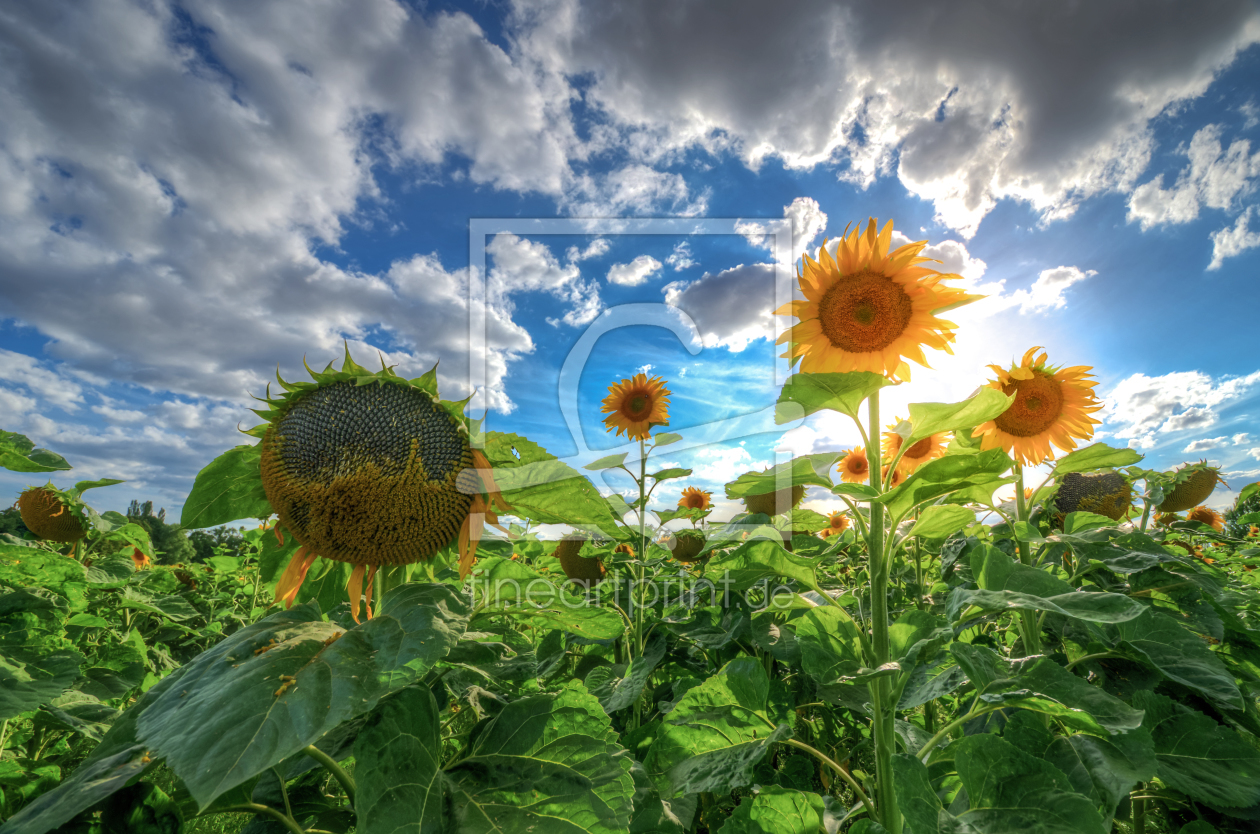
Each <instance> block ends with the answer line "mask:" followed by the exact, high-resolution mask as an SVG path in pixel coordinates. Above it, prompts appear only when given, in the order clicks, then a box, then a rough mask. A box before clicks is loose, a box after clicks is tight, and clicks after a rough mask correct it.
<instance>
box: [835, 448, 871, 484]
mask: <svg viewBox="0 0 1260 834" xmlns="http://www.w3.org/2000/svg"><path fill="white" fill-rule="evenodd" d="M836 466H837V468H838V469H839V470H840V480H842V481H844V482H845V483H849V484H864V483H866V482H867V481H868V480H870V477H871V462H870V461H869V460H867V459H866V449H865V448H863V447H861V446H854V447H853V448H852V449H850V450H849V451H848V452H846V453H845V455H844V457H842V458H841V459H840V463H838V464H836Z"/></svg>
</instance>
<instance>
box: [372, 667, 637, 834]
mask: <svg viewBox="0 0 1260 834" xmlns="http://www.w3.org/2000/svg"><path fill="white" fill-rule="evenodd" d="M630 767H631V760H630V757H629V756H628V755H626V751H625V750H624V749H622V748H621V746H620V745H618V744H617V733H616V732H615V731H614V730H613V729H612V724H611V722H610V720H609V718H608V716H607V715H605V714H604V710H603V708H602V707H600V705H599V702H598V701H596V700H595V699H594V698H593V697H592V696H590V695H588V694H587V693H586V692H585V691H583V689H582V686H581V684H579V683H576V682H574V683H571V684H569V686H568V688H566V689H563V690H561V691H560V692H559V693H558V694H555V695H532V696H528V697H525V698H521V699H519V700H516V701H513V702H512V703H510V704H508V705H507V706H506V707H504V709H503V711H502V712H500V713H499V714H498V715H497V716H495V717H494V718H493V719H491V720H490V722H489V723H488V724H487V725H485V726H484V727H483V728H481V729H480V730H479V732H477V733H476V735H475V736H473V738H472V739H471V741H470V744H469V747H468V751H467V753H466V754H465V755H464V756H463V757H462V758H460V760H459V761H458V762H457V763H456V764H454V765H452V766H450V767H448V768H447V769H446V772H445V774H444V783H445V786H446V790H447V794H448V797H449V799H448V802H449V803H450V805H449V807H450V809H451V814H452V816H453V817H454V819H457V820H459V821H460V827H459V830H460V831H461V832H468V834H492V833H493V834H498V832H503V831H520V832H526V831H547V832H553V831H554V832H557V834H614V832H622V831H626V830H627V829H628V828H629V824H630V817H631V813H632V810H633V803H632V799H633V797H634V782H633V780H632V779H631V776H630ZM356 772H357V771H356ZM378 830H381V831H392V830H397V829H388V828H381V829H378ZM416 830H419V829H418V828H417V829H416Z"/></svg>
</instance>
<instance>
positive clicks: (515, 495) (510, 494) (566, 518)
mask: <svg viewBox="0 0 1260 834" xmlns="http://www.w3.org/2000/svg"><path fill="white" fill-rule="evenodd" d="M513 450H515V454H514V453H513ZM485 453H486V459H487V460H489V461H490V463H492V464H493V465H494V467H495V470H494V477H495V481H496V482H497V483H498V486H499V489H500V490H502V492H503V498H504V500H505V501H507V502H508V504H509V505H510V506H511V508H512V509H511V510H510V511H509V512H508V513H507V514H508V515H512V516H516V517H517V518H527V519H530V520H531V521H536V522H539V523H541V524H570V525H581V524H586V525H593V526H595V527H598V528H599V529H600V530H601V531H603V532H604V533H605V534H606V535H609V536H611V537H613V538H621V537H622V535H624V534H623V530H622V528H621V526H620V525H619V524H618V523H617V518H616V517H615V516H614V515H613V513H612V510H611V509H609V507H608V502H607V501H606V500H605V499H604V497H603V496H602V495H600V494H599V490H597V489H596V488H595V485H594V484H592V483H591V482H590V481H589V480H587V479H586V477H585V476H583V475H582V474H581V473H580V472H578V471H577V470H575V469H573V468H572V467H570V466H569V465H568V464H565V463H561V462H560V461H559V460H556V458H555V456H554V455H552V454H551V453H549V452H548V451H547V450H546V449H544V448H542V447H541V446H539V445H538V444H537V443H534V442H532V441H530V440H526V439H525V438H523V437H520V436H519V435H515V434H505V433H503V432H494V431H492V432H486V447H485ZM518 455H519V457H518Z"/></svg>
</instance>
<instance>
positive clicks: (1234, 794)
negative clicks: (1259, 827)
mask: <svg viewBox="0 0 1260 834" xmlns="http://www.w3.org/2000/svg"><path fill="white" fill-rule="evenodd" d="M1133 702H1134V704H1135V705H1137V706H1139V707H1141V708H1142V709H1144V710H1146V719H1145V721H1144V722H1143V726H1145V727H1146V728H1147V729H1149V730H1150V732H1151V737H1152V738H1153V739H1154V741H1155V759H1156V761H1157V762H1158V763H1159V765H1158V767H1159V778H1160V779H1161V780H1163V781H1164V782H1165V783H1166V784H1167V785H1168V786H1169V787H1171V788H1173V789H1175V790H1178V791H1181V792H1182V793H1184V794H1186V795H1187V796H1189V797H1191V798H1193V799H1197V800H1199V801H1200V802H1206V803H1208V804H1209V805H1215V806H1218V807H1225V808H1245V807H1248V806H1251V805H1255V804H1256V803H1257V802H1260V751H1257V750H1256V748H1255V747H1253V746H1252V745H1250V744H1248V743H1247V742H1246V740H1244V739H1243V737H1242V736H1240V735H1239V734H1238V733H1236V732H1234V731H1233V730H1231V729H1229V728H1227V727H1223V726H1221V725H1220V724H1217V723H1216V722H1215V721H1213V720H1212V719H1211V718H1209V717H1207V716H1206V715H1204V714H1203V713H1201V712H1197V711H1195V710H1192V709H1190V708H1188V707H1184V706H1182V705H1181V704H1178V703H1177V702H1176V701H1174V700H1172V699H1171V698H1167V697H1165V696H1163V695H1156V694H1155V693H1153V692H1146V691H1142V692H1138V693H1137V694H1136V695H1135V696H1134V698H1133Z"/></svg>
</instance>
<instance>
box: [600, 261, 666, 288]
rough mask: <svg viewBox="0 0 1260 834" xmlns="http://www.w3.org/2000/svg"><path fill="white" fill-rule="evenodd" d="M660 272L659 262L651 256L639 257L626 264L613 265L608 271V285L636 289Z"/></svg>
mask: <svg viewBox="0 0 1260 834" xmlns="http://www.w3.org/2000/svg"><path fill="white" fill-rule="evenodd" d="M660 271H661V262H660V261H658V260H657V259H656V258H653V257H652V256H651V255H639V256H638V257H637V258H635V259H634V260H633V261H631V262H630V263H628V264H613V265H612V266H611V267H610V268H609V270H608V283H610V284H620V285H622V286H623V287H637V286H639V285H640V284H645V283H647V279H649V278H651V277H652V276H653V275H655V274H656V273H658V272H660Z"/></svg>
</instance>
